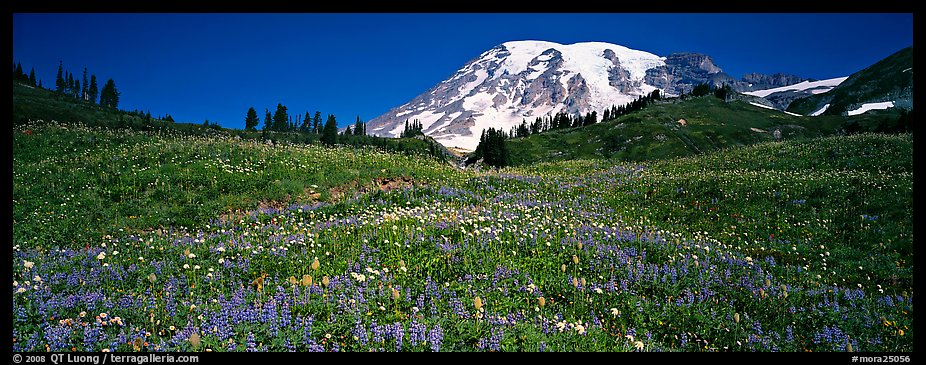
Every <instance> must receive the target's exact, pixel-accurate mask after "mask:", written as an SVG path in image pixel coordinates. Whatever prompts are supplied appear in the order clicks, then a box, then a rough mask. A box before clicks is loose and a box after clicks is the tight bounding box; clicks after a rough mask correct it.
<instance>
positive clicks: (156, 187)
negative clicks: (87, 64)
mask: <svg viewBox="0 0 926 365" xmlns="http://www.w3.org/2000/svg"><path fill="white" fill-rule="evenodd" d="M28 130H32V131H33V132H32V134H25V133H24V130H23V129H21V128H18V129H14V131H13V132H14V133H15V137H14V139H15V141H16V143H17V146H18V147H16V148H15V149H14V197H13V198H14V242H13V243H14V251H13V262H12V267H13V280H14V284H13V285H14V289H13V291H14V294H13V314H12V315H13V347H14V350H16V351H46V350H51V351H71V350H72V349H74V350H77V351H99V350H102V349H109V350H113V351H129V352H130V351H143V350H147V351H152V350H177V351H194V350H195V351H203V350H205V349H209V350H212V351H251V350H254V351H288V350H295V351H371V350H374V351H635V350H644V351H730V350H734V351H770V350H779V351H815V352H819V351H845V350H846V349H847V348H848V347H849V346H851V347H852V348H853V349H854V350H856V351H912V350H913V344H914V340H913V337H914V335H915V331H914V328H913V253H912V252H913V251H912V242H913V233H912V225H913V222H912V216H913V213H912V209H913V208H912V206H913V202H912V180H913V177H912V171H913V168H912V137H910V136H909V135H906V136H884V135H861V136H851V137H831V138H824V139H813V140H807V141H803V142H783V143H764V144H760V145H757V146H750V147H741V148H734V149H729V150H724V151H719V152H716V153H711V154H706V155H701V156H695V157H689V158H683V159H670V160H665V161H659V162H647V163H643V164H639V165H635V164H627V163H616V162H613V161H608V160H574V161H564V162H554V163H541V164H534V165H530V166H524V167H520V168H510V169H503V170H501V171H500V172H499V173H489V174H473V173H471V172H463V171H459V170H453V169H449V168H447V167H445V166H446V165H443V164H440V163H437V162H436V161H433V160H428V159H422V158H420V157H414V156H405V155H394V154H385V153H378V152H372V151H364V150H352V149H342V148H339V149H323V148H319V147H314V146H274V147H270V146H267V145H263V144H256V143H253V142H242V141H237V140H231V139H221V138H216V137H209V138H199V137H195V138H194V137H171V136H169V135H159V136H152V135H147V134H141V135H139V134H133V133H128V132H126V133H108V132H99V131H95V130H93V129H89V128H83V129H75V128H71V127H68V128H67V129H66V128H62V127H54V126H48V127H45V128H39V127H36V128H31V129H28ZM89 137H93V138H89ZM42 140H44V142H43V141H42ZM41 146H49V147H45V149H42V147H41ZM51 146H54V148H51ZM35 150H37V151H43V150H44V151H52V150H54V151H56V152H55V153H51V152H48V154H53V155H54V157H43V158H38V157H35V156H33V154H32V153H30V152H29V151H35ZM27 156H29V157H27ZM383 169H385V171H384V170H383ZM390 176H392V177H396V176H410V177H412V179H413V180H414V181H416V182H418V184H399V185H396V186H395V189H383V190H380V189H371V190H372V192H371V193H367V194H364V195H360V196H358V197H357V198H353V199H340V200H338V202H337V203H335V204H328V203H324V202H322V203H318V204H316V203H313V202H314V199H313V198H312V197H311V196H309V197H306V195H305V194H304V193H305V190H304V189H305V188H306V187H311V185H310V184H316V185H318V186H319V188H318V190H319V191H326V188H328V187H330V186H335V185H338V184H341V183H343V182H345V181H354V180H356V181H361V182H362V181H367V180H368V179H372V180H373V181H382V180H378V179H379V178H381V177H390ZM165 179H166V180H167V181H165ZM399 181H404V180H399V179H393V180H392V181H391V182H393V183H394V182H399ZM361 185H362V184H361ZM386 185H389V183H387V184H386ZM374 187H375V186H374ZM309 194H311V193H310V192H309ZM285 195H291V196H292V201H291V202H290V203H291V204H284V205H280V206H276V207H263V208H262V209H259V210H256V211H253V212H250V213H249V214H243V215H240V216H236V217H234V219H224V220H217V221H212V222H209V223H198V222H197V221H192V222H190V223H191V226H190V227H187V228H186V229H179V227H175V228H173V229H164V230H154V231H134V230H124V229H122V230H120V229H119V228H117V227H122V226H123V225H131V224H133V223H131V222H133V221H136V220H145V222H147V223H145V224H140V225H137V226H138V227H144V226H147V225H148V224H168V225H173V223H174V222H179V221H180V219H183V218H185V216H186V215H190V214H198V216H199V217H202V218H205V217H206V216H208V214H209V211H208V210H207V209H204V208H202V206H213V207H218V210H219V211H221V209H224V208H225V207H224V205H223V204H229V203H231V204H235V203H241V204H243V203H244V202H254V201H260V200H263V199H282V197H283V196H285ZM101 207H102V213H99V214H98V213H93V212H94V211H95V210H98V209H101ZM178 207H179V208H178ZM186 209H189V210H186ZM126 215H128V218H124V217H125V216H126ZM152 217H160V218H161V219H164V220H163V221H162V220H154V219H153V218H152ZM213 217H214V218H218V216H213ZM96 219H99V222H97V220H96ZM83 226H88V227H93V228H97V229H100V230H101V232H105V233H107V234H108V236H105V237H100V236H93V235H83V236H81V234H82V233H81V229H82V228H69V227H83ZM58 230H63V232H65V233H64V234H59V233H55V232H57V231H58ZM316 260H317V263H314V262H315V261H316ZM476 298H478V299H476ZM541 298H542V299H541ZM194 335H195V336H194ZM194 338H195V339H194Z"/></svg>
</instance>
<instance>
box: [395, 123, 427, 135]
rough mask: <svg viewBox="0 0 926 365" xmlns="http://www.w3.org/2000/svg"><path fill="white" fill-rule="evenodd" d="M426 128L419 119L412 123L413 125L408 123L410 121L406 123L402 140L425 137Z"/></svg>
mask: <svg viewBox="0 0 926 365" xmlns="http://www.w3.org/2000/svg"><path fill="white" fill-rule="evenodd" d="M423 130H424V127H422V126H421V122H420V121H418V119H415V120H414V121H412V123H411V124H409V123H408V120H406V121H405V129H403V130H402V134H401V135H400V137H401V138H412V137H414V136H423V135H424V132H423Z"/></svg>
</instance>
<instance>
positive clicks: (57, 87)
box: [55, 61, 64, 93]
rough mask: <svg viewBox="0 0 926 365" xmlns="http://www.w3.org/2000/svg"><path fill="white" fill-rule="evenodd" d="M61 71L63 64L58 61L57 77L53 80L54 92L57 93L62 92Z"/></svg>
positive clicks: (62, 77)
mask: <svg viewBox="0 0 926 365" xmlns="http://www.w3.org/2000/svg"><path fill="white" fill-rule="evenodd" d="M63 69H64V62H63V61H58V77H56V78H55V91H56V92H58V93H63V92H64V76H63Z"/></svg>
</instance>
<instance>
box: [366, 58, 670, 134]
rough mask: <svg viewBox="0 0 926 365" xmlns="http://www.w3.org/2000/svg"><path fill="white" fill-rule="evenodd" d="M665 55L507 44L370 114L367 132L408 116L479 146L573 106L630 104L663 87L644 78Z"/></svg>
mask: <svg viewBox="0 0 926 365" xmlns="http://www.w3.org/2000/svg"><path fill="white" fill-rule="evenodd" d="M664 65H665V58H664V57H659V56H656V55H654V54H652V53H647V52H643V51H637V50H632V49H629V48H626V47H623V46H619V45H615V44H609V43H600V42H589V43H576V44H570V45H562V44H557V43H553V42H544V41H516V42H507V43H504V44H502V45H499V46H497V47H494V48H492V49H490V50H488V51H486V52H484V53H483V54H481V55H479V57H477V58H476V59H474V60H472V61H470V62H469V63H467V64H466V65H465V66H463V68H461V69H460V70H459V71H457V72H456V73H454V74H453V76H451V77H450V78H449V79H447V80H445V81H443V82H441V83H439V84H437V85H436V86H434V87H432V88H431V89H430V90H428V91H427V92H425V93H423V94H421V95H419V96H418V97H416V98H414V99H412V101H410V102H408V103H407V104H405V105H402V106H399V107H397V108H394V109H392V110H390V111H389V112H387V113H385V114H383V115H381V116H379V117H377V118H374V119H373V120H370V121H369V122H368V123H367V132H368V133H370V134H375V135H379V136H387V137H396V136H398V135H400V134H401V133H402V130H403V128H404V127H405V121H406V120H415V119H417V120H419V121H420V122H421V124H422V126H423V127H424V133H425V134H427V135H429V136H431V137H433V138H434V139H435V140H437V141H439V142H441V143H442V144H444V145H445V146H448V147H462V148H466V149H475V148H476V145H477V144H478V143H479V136H480V133H481V132H482V130H483V129H488V128H489V127H493V128H503V129H504V130H508V129H509V128H510V127H511V126H514V125H517V124H519V123H521V121H522V120H528V121H529V122H530V121H533V120H534V119H535V118H536V117H539V116H544V115H547V114H556V113H558V112H560V111H565V112H568V113H570V114H575V113H582V114H585V113H587V112H591V111H593V110H594V111H598V112H599V113H600V111H601V110H602V109H604V108H605V107H610V106H611V105H622V104H625V103H628V102H630V101H633V100H634V99H636V98H637V97H638V96H640V95H644V94H647V93H650V92H652V91H653V90H655V89H656V88H655V87H654V86H651V85H648V84H646V83H645V82H644V81H643V79H644V77H645V76H646V71H647V70H649V69H652V68H655V67H657V66H664Z"/></svg>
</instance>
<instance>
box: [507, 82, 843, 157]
mask: <svg viewBox="0 0 926 365" xmlns="http://www.w3.org/2000/svg"><path fill="white" fill-rule="evenodd" d="M683 119H684V121H685V123H684V125H683V124H682V123H680V122H679V121H680V120H683ZM843 122H844V119H843V118H841V117H817V118H809V117H797V116H792V115H788V114H785V113H782V112H779V111H775V110H769V109H763V108H759V107H756V106H753V105H750V104H748V103H745V102H742V101H734V102H730V103H725V102H724V101H722V100H719V99H717V98H714V97H710V96H708V97H701V98H693V99H689V100H686V101H679V102H670V103H664V104H655V105H650V106H648V107H646V108H645V109H643V110H642V111H639V112H635V113H632V114H629V115H625V116H622V117H620V118H618V119H616V120H612V121H605V122H602V123H598V124H593V125H591V126H587V127H581V128H572V129H565V130H552V131H548V132H545V133H541V134H536V135H531V136H528V137H526V138H517V139H511V140H509V143H508V146H509V147H508V148H509V150H510V151H511V159H512V164H513V165H523V164H528V163H533V162H537V161H558V160H569V159H575V158H616V159H620V160H628V161H643V160H648V159H661V158H667V157H677V156H690V155H694V154H699V153H705V152H709V151H715V150H718V149H722V148H727V147H732V146H740V145H749V144H754V143H759V142H765V141H773V140H776V138H775V131H776V130H777V131H780V135H781V138H783V139H790V138H799V137H817V136H824V135H831V134H833V133H835V132H836V131H837V130H838V129H839V128H840V127H841V125H842V123H843Z"/></svg>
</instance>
